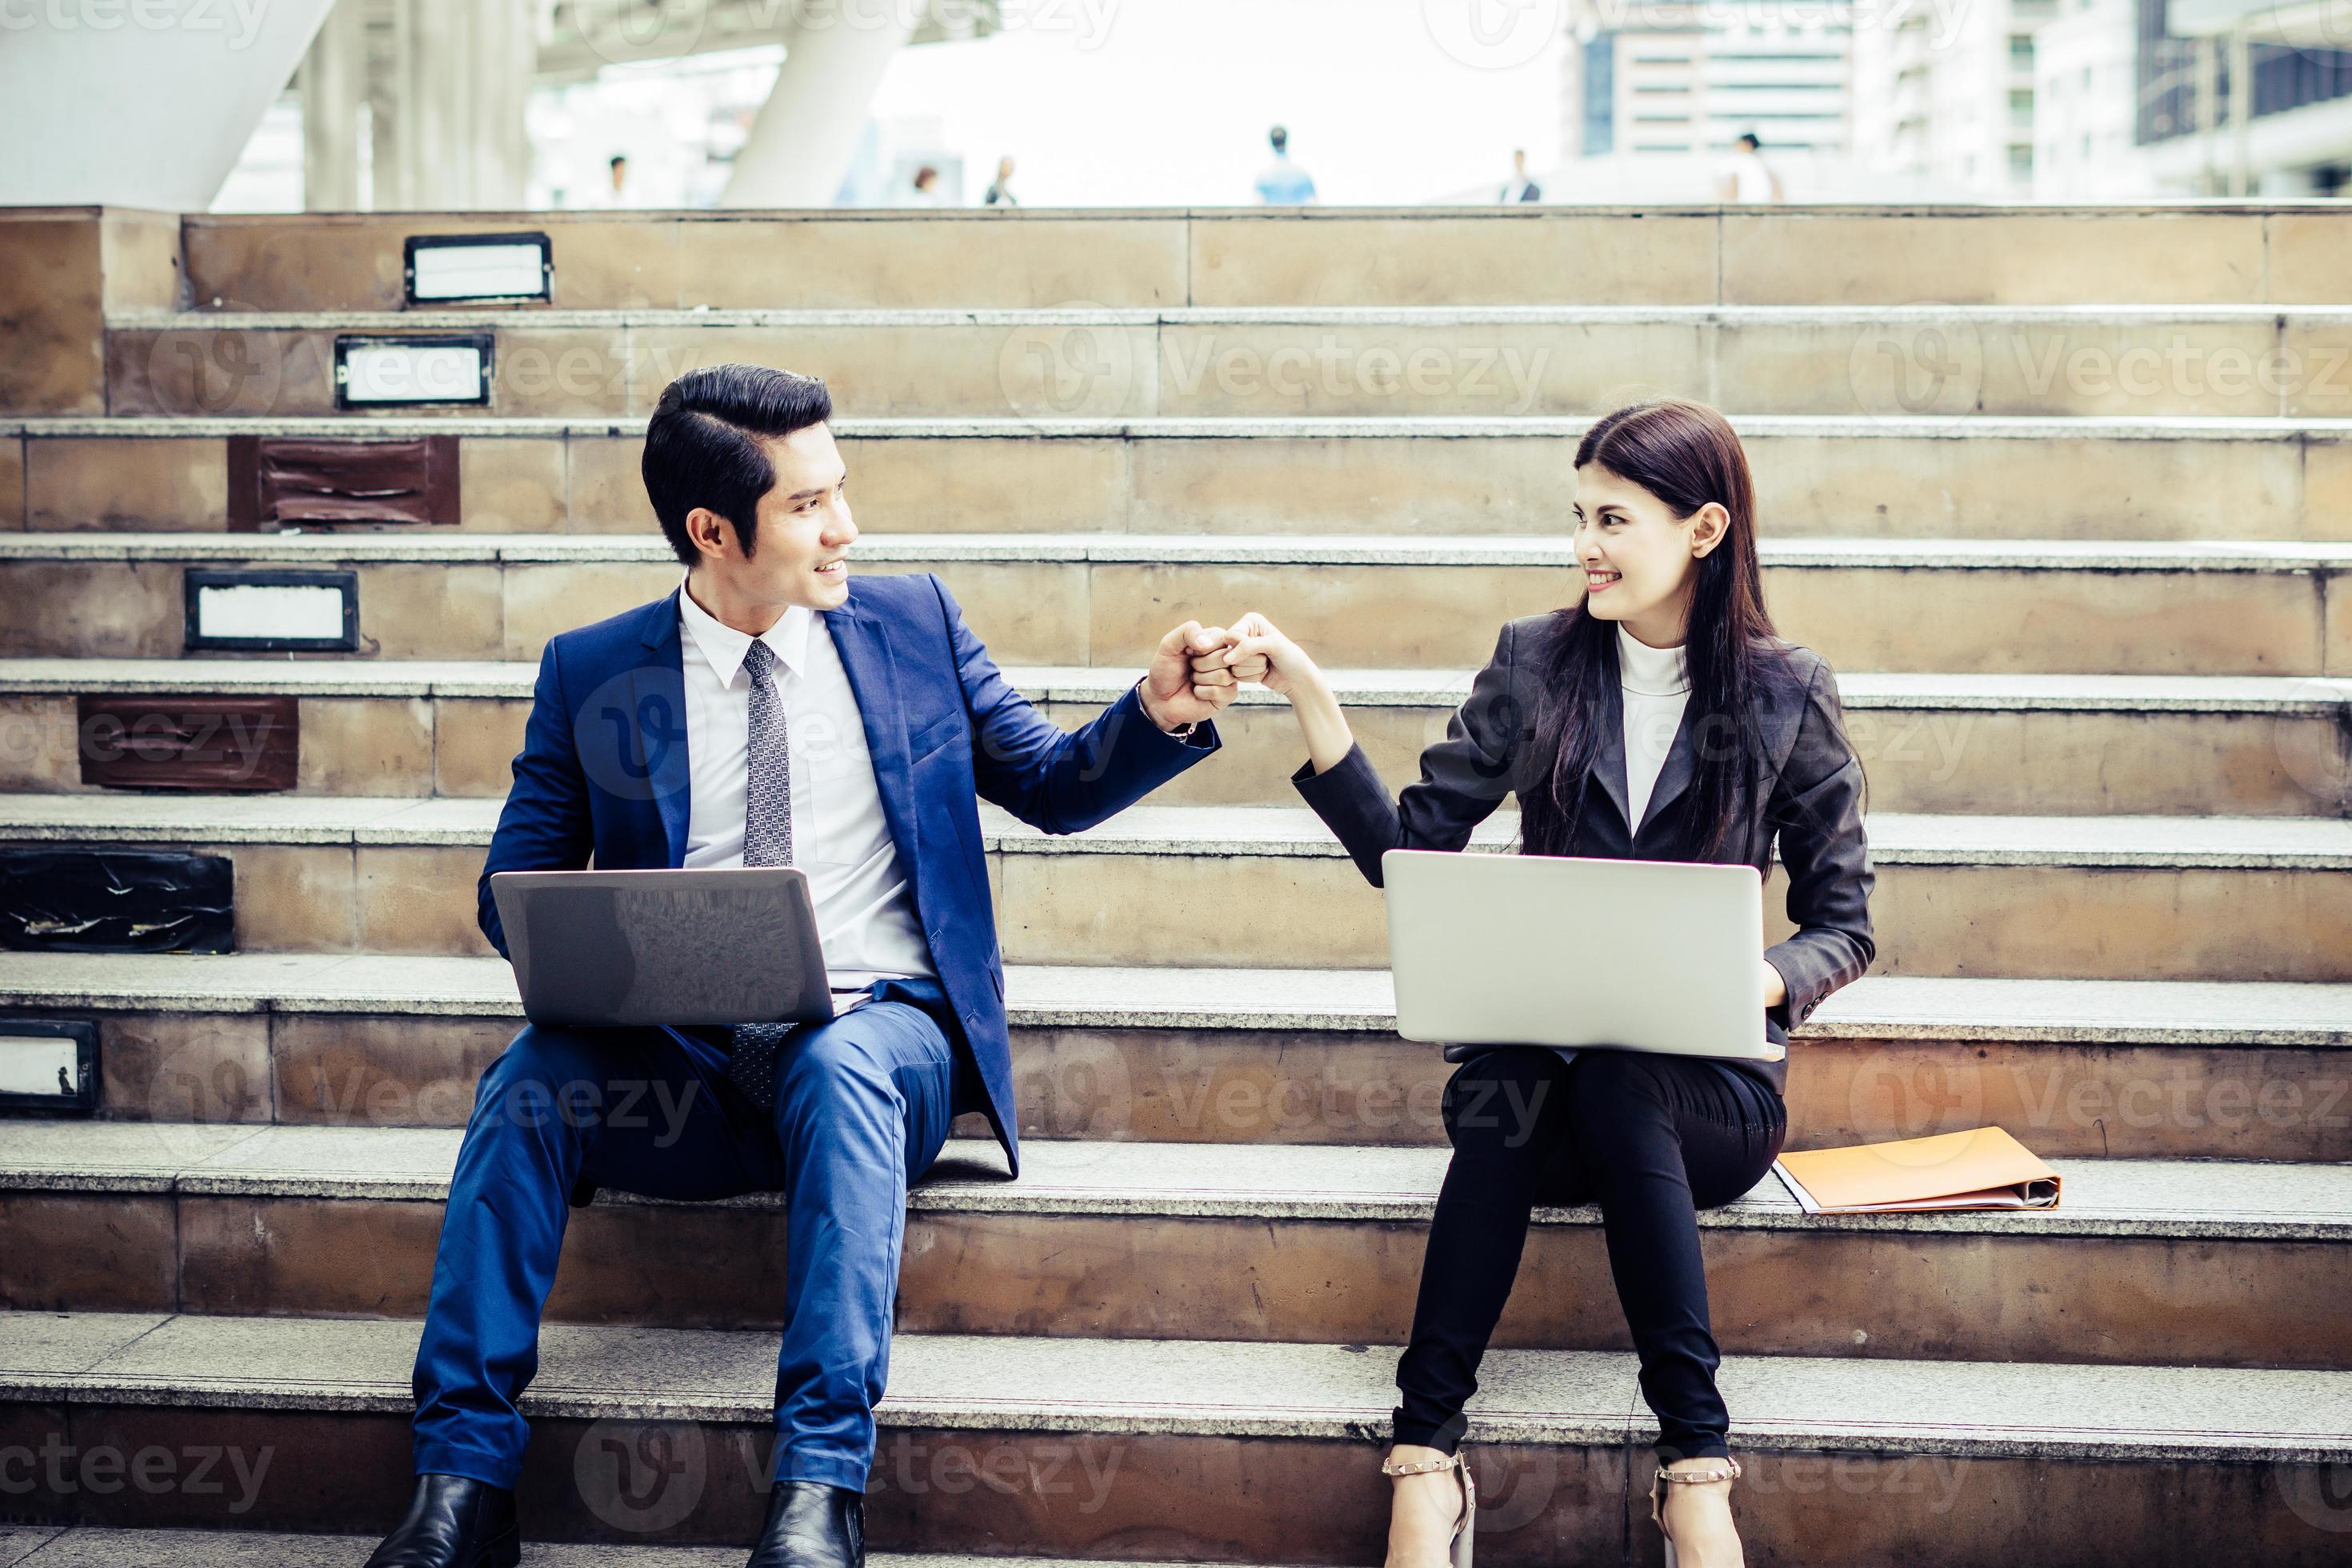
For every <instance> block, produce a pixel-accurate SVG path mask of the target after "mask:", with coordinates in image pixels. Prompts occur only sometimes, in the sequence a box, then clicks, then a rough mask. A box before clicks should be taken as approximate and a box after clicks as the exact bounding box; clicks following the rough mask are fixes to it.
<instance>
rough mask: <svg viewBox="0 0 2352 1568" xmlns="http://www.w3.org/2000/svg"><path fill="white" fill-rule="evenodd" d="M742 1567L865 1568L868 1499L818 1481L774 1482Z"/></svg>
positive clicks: (843, 1488)
mask: <svg viewBox="0 0 2352 1568" xmlns="http://www.w3.org/2000/svg"><path fill="white" fill-rule="evenodd" d="M744 1568H866V1498H865V1495H864V1494H863V1493H860V1492H854V1491H851V1490H849V1489H847V1488H845V1487H828V1486H825V1485H823V1484H822V1483H820V1482H817V1481H778V1482H777V1483H776V1484H775V1489H774V1490H772V1491H771V1492H770V1493H769V1494H768V1522H767V1523H765V1524H763V1525H761V1527H760V1543H759V1544H758V1545H757V1546H754V1547H753V1548H751V1562H750V1563H746V1564H745V1565H744Z"/></svg>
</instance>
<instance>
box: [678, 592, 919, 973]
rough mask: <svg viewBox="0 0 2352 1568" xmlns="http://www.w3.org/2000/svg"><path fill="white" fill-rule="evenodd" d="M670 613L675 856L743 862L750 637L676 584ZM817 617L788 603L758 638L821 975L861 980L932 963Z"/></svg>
mask: <svg viewBox="0 0 2352 1568" xmlns="http://www.w3.org/2000/svg"><path fill="white" fill-rule="evenodd" d="M677 618H678V627H679V630H680V631H681V632H682V633H683V634H684V637H685V646H684V647H683V648H681V649H680V652H681V653H682V654H684V655H686V657H683V658H681V659H680V660H679V663H680V665H681V666H682V672H683V673H684V675H685V677H686V732H687V740H686V753H687V760H688V764H689V765H690V767H691V769H692V773H693V790H694V794H693V797H692V803H691V805H689V807H688V813H687V821H686V864H687V865H688V867H689V868H694V869H697V870H700V869H702V868H706V867H714V866H720V867H724V866H740V865H741V864H742V863H743V811H744V797H745V789H744V780H745V767H746V758H747V755H748V753H749V752H750V750H751V675H750V673H749V672H748V671H746V670H745V669H744V668H743V656H744V655H745V654H747V653H749V652H750V651H751V638H750V637H747V636H745V635H744V634H743V633H741V632H739V631H737V630H736V629H735V628H734V627H732V626H728V625H726V624H725V623H723V622H721V621H720V620H719V619H718V618H717V617H716V616H712V615H711V614H710V612H709V611H708V610H706V609H704V608H703V607H702V606H701V605H698V604H696V603H695V602H694V595H692V594H689V593H688V592H687V591H686V589H685V588H684V586H683V585H681V586H680V587H679V589H678V595H677ZM818 626H819V623H818V621H817V617H816V612H815V611H814V610H811V609H807V608H805V607H803V606H802V605H793V607H792V608H791V609H788V610H786V611H785V612H784V614H783V617H782V619H781V620H779V621H777V622H776V624H775V625H774V626H770V627H769V628H768V629H767V631H766V632H764V633H763V634H761V637H760V640H761V642H763V643H766V644H767V645H768V647H769V650H770V651H771V652H772V653H773V654H774V655H775V656H776V666H777V668H776V693H777V696H778V697H779V698H780V699H781V700H782V703H783V708H784V725H785V731H786V735H787V742H786V743H787V746H788V748H789V751H790V754H791V758H792V814H793V865H795V866H797V867H799V868H801V869H802V870H803V871H805V872H807V873H808V879H809V896H810V897H811V899H813V900H814V902H815V904H816V929H817V935H818V937H819V938H820V939H821V940H822V942H823V943H824V967H825V975H826V983H827V984H828V986H829V987H830V988H831V989H833V990H835V991H863V990H865V989H866V987H867V986H869V985H871V984H873V983H874V982H875V981H877V980H881V979H886V978H904V977H906V976H909V975H935V974H936V973H938V971H937V969H936V968H935V967H934V966H933V964H932V963H931V953H930V948H929V946H928V945H927V944H926V943H925V942H924V940H923V926H922V921H920V920H919V919H918V918H917V916H916V912H915V890H914V888H913V887H912V886H911V885H910V884H909V883H908V880H907V878H906V874H905V872H904V871H903V870H902V869H901V868H900V867H899V865H898V845H897V844H896V843H895V842H893V841H892V839H891V837H890V824H889V822H888V820H887V818H886V817H884V816H883V815H882V790H881V786H880V785H878V784H877V783H876V782H875V779H874V759H873V756H872V755H871V753H870V752H869V751H868V749H867V747H866V726H865V724H864V723H863V722H862V721H860V719H859V718H858V712H857V694H856V692H855V691H853V690H852V689H850V685H849V675H848V672H847V671H845V670H844V669H843V668H842V667H841V652H840V650H839V649H838V648H836V647H834V644H833V633H832V631H831V630H830V629H824V630H819V629H817V628H818Z"/></svg>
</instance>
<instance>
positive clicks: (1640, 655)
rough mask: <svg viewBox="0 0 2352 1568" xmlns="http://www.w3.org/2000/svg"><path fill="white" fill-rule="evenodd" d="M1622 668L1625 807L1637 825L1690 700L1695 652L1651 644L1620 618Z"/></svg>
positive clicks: (1618, 671)
mask: <svg viewBox="0 0 2352 1568" xmlns="http://www.w3.org/2000/svg"><path fill="white" fill-rule="evenodd" d="M1617 673H1618V684H1619V687H1620V689H1622V691H1623V692H1624V694H1625V810H1626V813H1627V816H1628V817H1629V819H1630V820H1631V821H1632V823H1633V826H1634V827H1635V829H1636V830H1638V829H1639V828H1640V827H1641V826H1642V813H1643V811H1644V810H1645V809H1647V808H1648V806H1649V804H1650V792H1651V790H1652V789H1654V788H1655V787H1656V785H1657V783H1658V771H1659V770H1660V769H1661V768H1663V767H1664V766H1665V765H1666V753H1667V752H1669V751H1671V750H1673V749H1674V744H1675V731H1676V730H1679V729H1680V728H1682V722H1683V708H1684V706H1685V704H1687V703H1688V702H1689V701H1690V657H1689V655H1688V654H1687V653H1686V652H1685V650H1684V649H1683V648H1681V647H1651V646H1650V645H1649V644H1647V643H1645V642H1643V640H1642V639H1641V638H1639V637H1635V636H1634V635H1633V633H1632V632H1629V631H1627V630H1626V629H1625V627H1624V624H1623V623H1622V622H1620V623H1619V624H1618V626H1617Z"/></svg>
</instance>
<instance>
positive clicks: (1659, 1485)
mask: <svg viewBox="0 0 2352 1568" xmlns="http://www.w3.org/2000/svg"><path fill="white" fill-rule="evenodd" d="M1738 1479H1739V1461H1738V1459H1735V1458H1731V1456H1729V1455H1728V1454H1727V1455H1725V1456H1724V1459H1723V1465H1722V1466H1721V1467H1720V1468H1713V1469H1705V1470H1679V1471H1677V1470H1669V1469H1667V1468H1666V1467H1665V1466H1664V1465H1660V1466H1659V1467H1658V1468H1657V1469H1656V1470H1655V1471H1654V1473H1653V1474H1652V1475H1651V1477H1650V1519H1651V1521H1652V1522H1654V1523H1655V1524H1656V1525H1657V1527H1658V1533H1659V1534H1661V1535H1664V1536H1665V1537H1666V1568H1675V1561H1676V1555H1677V1554H1676V1552H1675V1538H1674V1537H1673V1536H1672V1535H1671V1534H1668V1533H1667V1531H1666V1520H1665V1515H1664V1513H1662V1512H1661V1511H1659V1507H1658V1505H1659V1503H1660V1502H1661V1501H1662V1500H1664V1497H1665V1495H1666V1494H1665V1491H1664V1489H1665V1488H1666V1487H1668V1486H1672V1485H1677V1484H1680V1485H1696V1484H1697V1483H1699V1482H1702V1481H1732V1480H1738Z"/></svg>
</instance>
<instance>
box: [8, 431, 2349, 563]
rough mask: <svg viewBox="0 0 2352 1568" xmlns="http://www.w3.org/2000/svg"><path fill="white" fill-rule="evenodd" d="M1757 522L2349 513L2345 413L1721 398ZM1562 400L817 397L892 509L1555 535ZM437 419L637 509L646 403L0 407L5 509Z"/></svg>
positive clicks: (2233, 528)
mask: <svg viewBox="0 0 2352 1568" xmlns="http://www.w3.org/2000/svg"><path fill="white" fill-rule="evenodd" d="M1734 423H1735V424H1736V425H1737V426H1738V430H1739V433H1740V438H1741V442H1742V444H1743V445H1744V446H1745V447H1746V448H1747V450H1748V458H1749V461H1750V464H1751V467H1752V468H1753V469H1754V472H1755V477H1756V484H1757V493H1758V496H1759V506H1760V511H1759V519H1760V526H1761V529H1762V531H1763V533H1764V535H1765V536H1766V537H1767V538H1770V539H1792V538H1811V537H1843V536H1847V535H1856V534H1863V535H1869V536H1873V537H1878V538H1897V539H1937V538H1947V537H1953V536H1959V537H1972V538H1984V539H1994V538H2000V539H2041V538H2061V539H2064V538H2085V539H2110V538H2112V539H2177V540H2273V539H2307V540H2320V541H2325V540H2337V541H2341V540H2344V539H2347V537H2352V522H2347V519H2352V438H2347V435H2348V434H2352V423H2347V421H2345V420H2342V419H2332V420H2331V419H2311V418H2295V419H2282V418H2217V417H2141V418H2101V419H2089V418H2084V419H2054V418H2045V417H2031V418H2002V417H1996V416H1985V415H1967V416H1943V415H1921V416H1910V415H1901V416H1897V415H1883V416H1869V415H1844V416H1823V415H1766V414H1755V413H1747V412H1742V413H1738V414H1737V415H1736V416H1735V419H1734ZM1590 424H1591V421H1590V420H1588V419H1584V418H1581V417H1576V418H1560V417H1552V416H1524V417H1520V418H1515V419H1514V418H1471V417H1458V416H1457V417H1437V416H1429V417H1412V418H1385V419H1360V418H1338V417H1334V418H1326V419H1171V418H1160V419H1044V418H1034V419H1024V418H998V419H983V418H960V419H937V418H935V419H869V418H854V417H853V418H844V419H839V420H835V422H834V431H835V435H837V436H839V437H841V438H842V447H843V450H844V452H845V455H846V457H847V458H848V462H849V465H850V469H851V472H852V473H853V474H854V475H855V476H856V479H855V481H854V482H855V485H856V498H857V500H856V505H857V515H858V517H859V519H860V520H861V521H862V522H863V523H864V524H865V525H866V526H867V527H869V528H874V529H879V530H884V531H893V530H896V531H908V532H920V533H940V532H980V533H995V532H1066V531H1108V532H1115V533H1116V532H1134V533H1142V534H1151V533H1183V534H1195V535H1197V534H1204V533H1205V534H1223V535H1234V534H1242V535H1257V534H1266V533H1281V534H1300V533H1313V534H1360V533H1385V534H1402V535H1405V536H1407V537H1411V538H1429V537H1436V536H1444V535H1452V534H1469V535H1488V534H1510V535H1529V534H1535V535H1549V536H1554V537H1558V536H1562V535H1564V534H1565V533H1566V532H1567V531H1568V530H1569V527H1570V516H1569V510H1568V502H1569V499H1570V489H1569V487H1570V485H1571V484H1572V482H1573V473H1572V470H1571V468H1570V464H1571V463H1572V462H1573V461H1574V459H1575V455H1576V443H1577V440H1578V438H1579V437H1581V436H1582V435H1583V433H1584V431H1585V429H1586V428H1587V427H1588V426H1589V425H1590ZM240 435H242V436H295V437H312V438H325V439H335V438H347V437H348V438H394V437H400V438H405V437H419V436H434V435H440V436H448V437H456V438H457V441H458V477H459V485H458V488H459V495H460V505H461V508H462V516H463V518H464V520H465V521H464V523H463V525H462V526H461V528H460V529H459V531H472V530H477V529H478V530H482V531H491V532H547V531H562V532H571V533H588V532H617V533H630V534H637V535H641V536H644V537H648V538H652V537H657V536H658V530H657V529H656V526H655V524H654V521H653V518H652V514H651V512H650V510H648V508H647V506H646V493H645V483H644V479H643V478H642V476H641V475H640V473H639V471H638V463H639V458H640V456H641V455H642V452H643V449H644V444H645V443H644V422H643V420H642V419H639V418H637V417H635V416H626V417H621V416H614V417H609V418H602V419H552V418H520V417H505V418H483V417H478V416H464V415H457V414H442V415H428V416H404V417H377V416H344V417H331V418H271V419H259V418H252V419H247V418H213V417H207V418H149V417H131V416H124V417H119V418H105V417H100V418H62V417H61V418H29V419H15V418H6V417H0V529H5V528H9V527H16V526H18V525H20V524H21V526H23V527H26V528H30V529H35V530H85V529H130V530H141V529H168V530H175V531H200V532H201V531H220V530H221V529H223V528H225V527H226V520H227V515H228V494H229V484H228V439H229V437H234V436H240Z"/></svg>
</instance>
